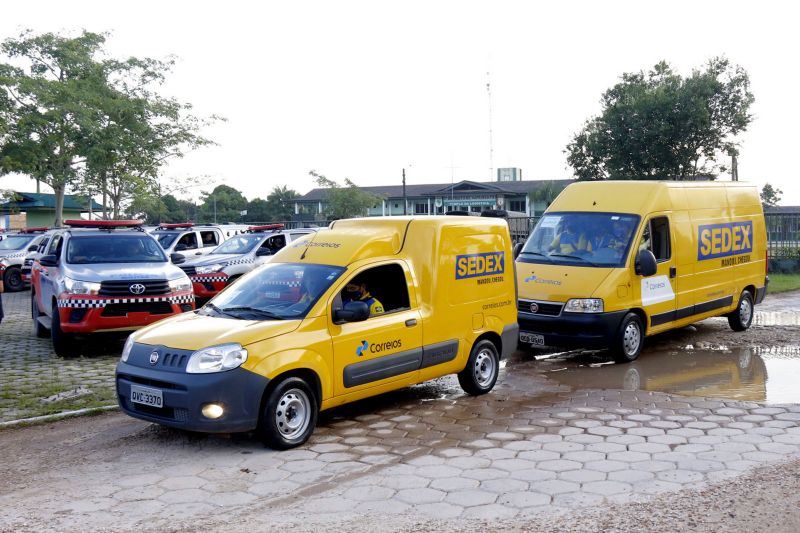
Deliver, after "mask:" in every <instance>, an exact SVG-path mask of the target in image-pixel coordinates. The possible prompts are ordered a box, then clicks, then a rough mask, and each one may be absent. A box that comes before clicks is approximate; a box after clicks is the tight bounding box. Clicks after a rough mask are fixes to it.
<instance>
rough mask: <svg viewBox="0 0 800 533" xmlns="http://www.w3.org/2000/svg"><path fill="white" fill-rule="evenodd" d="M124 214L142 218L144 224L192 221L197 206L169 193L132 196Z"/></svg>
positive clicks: (195, 215) (195, 214)
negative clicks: (132, 198)
mask: <svg viewBox="0 0 800 533" xmlns="http://www.w3.org/2000/svg"><path fill="white" fill-rule="evenodd" d="M126 216H128V217H132V218H138V219H142V220H144V221H145V224H160V223H162V222H167V223H169V222H193V221H195V220H196V218H197V207H196V206H195V205H194V204H193V203H192V202H189V201H188V200H179V199H177V198H175V197H174V196H173V195H171V194H167V195H165V196H141V197H137V198H134V200H133V201H132V202H131V204H130V206H129V207H128V212H127V214H126Z"/></svg>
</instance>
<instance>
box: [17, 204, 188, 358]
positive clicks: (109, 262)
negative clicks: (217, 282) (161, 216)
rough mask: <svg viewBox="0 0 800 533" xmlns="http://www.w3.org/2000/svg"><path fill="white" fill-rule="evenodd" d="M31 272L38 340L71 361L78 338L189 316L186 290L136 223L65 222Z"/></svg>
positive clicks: (179, 276)
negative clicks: (49, 340)
mask: <svg viewBox="0 0 800 533" xmlns="http://www.w3.org/2000/svg"><path fill="white" fill-rule="evenodd" d="M64 224H65V225H66V226H67V228H65V229H60V230H57V231H55V232H54V233H53V235H52V237H51V239H50V242H49V244H48V245H47V249H46V250H45V251H44V255H42V256H41V257H40V258H39V259H38V260H35V261H34V263H33V266H32V272H31V314H32V318H33V329H34V332H35V334H36V336H37V337H47V335H48V331H47V330H48V329H49V330H50V337H51V338H52V341H53V348H54V349H55V351H56V354H58V355H59V356H62V357H70V356H75V355H78V354H79V353H80V350H81V347H80V345H79V344H78V343H77V341H76V338H75V336H76V334H84V333H92V332H95V331H111V330H114V331H128V330H133V329H137V328H139V327H142V326H145V325H147V324H151V323H153V322H156V321H157V320H160V319H162V318H165V317H168V316H172V315H176V314H179V313H182V312H184V311H191V310H193V309H194V295H193V294H192V283H191V281H190V280H189V278H188V277H187V276H186V274H184V273H183V271H182V270H181V269H180V268H178V267H177V266H175V265H174V264H173V263H172V261H181V260H183V257H182V256H181V255H180V254H174V256H173V257H172V258H170V257H167V255H166V254H165V253H164V250H163V249H162V248H161V246H159V244H158V241H156V240H155V239H154V238H153V237H151V236H150V235H149V234H147V233H145V232H144V231H142V230H141V228H140V227H139V226H140V225H141V221H138V220H102V221H99V220H91V221H87V220H66V221H64Z"/></svg>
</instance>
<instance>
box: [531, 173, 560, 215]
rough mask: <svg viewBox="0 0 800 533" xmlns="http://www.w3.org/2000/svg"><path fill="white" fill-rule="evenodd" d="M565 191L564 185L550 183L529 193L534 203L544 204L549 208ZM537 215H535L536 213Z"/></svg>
mask: <svg viewBox="0 0 800 533" xmlns="http://www.w3.org/2000/svg"><path fill="white" fill-rule="evenodd" d="M562 190H564V184H562V183H555V182H553V181H548V182H547V183H545V184H544V185H542V186H540V187H538V188H537V189H535V190H533V191H531V192H530V193H528V197H529V198H530V199H531V202H532V203H536V202H543V203H544V204H545V205H546V206H547V207H550V204H552V203H553V200H555V199H556V196H558V195H559V194H560V193H561V191H562ZM534 214H535V213H534Z"/></svg>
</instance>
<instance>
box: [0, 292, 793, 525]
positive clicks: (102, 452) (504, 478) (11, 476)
mask: <svg viewBox="0 0 800 533" xmlns="http://www.w3.org/2000/svg"><path fill="white" fill-rule="evenodd" d="M26 294H27V293H22V295H23V296H24V295H26ZM4 298H5V297H4ZM5 301H7V302H11V306H10V307H11V308H12V309H21V308H23V303H21V302H24V300H23V298H18V295H12V296H11V298H8V300H5ZM12 306H16V307H12ZM9 314H12V313H9ZM12 317H13V314H12ZM26 318H27V316H26ZM22 323H24V321H23V320H20V321H15V319H14V318H12V320H11V321H9V322H8V323H6V322H4V323H3V324H2V328H3V329H2V330H0V335H1V336H2V337H0V340H2V342H4V343H5V342H6V340H7V339H8V340H9V341H10V342H17V343H18V348H17V350H19V351H18V352H17V353H16V355H12V357H16V358H19V361H20V363H18V364H21V362H22V361H25V362H28V361H30V363H31V364H35V363H36V362H37V361H38V362H39V364H42V365H44V366H45V367H47V368H48V370H46V371H44V372H55V371H54V370H52V369H51V368H52V367H53V366H54V365H53V363H56V366H59V369H58V372H57V374H56V375H57V378H56V379H58V380H67V379H73V378H75V379H77V381H76V382H75V383H83V382H84V380H83V379H82V378H81V377H80V376H77V377H74V376H72V375H71V374H69V372H67V369H69V368H72V366H71V365H72V363H76V364H78V366H79V367H80V368H81V369H84V370H85V369H86V368H89V371H88V372H86V374H87V375H90V376H95V377H98V378H100V380H101V381H102V379H107V380H108V381H109V382H112V383H113V364H114V362H115V361H116V356H113V357H112V356H97V357H87V358H84V359H79V360H76V361H74V362H72V361H70V362H65V361H63V360H60V359H57V358H54V357H53V356H52V355H45V354H44V353H43V352H45V351H46V350H47V349H46V347H45V346H46V345H44V346H43V345H42V343H41V342H39V341H34V340H33V339H27V335H14V334H13V332H15V331H26V330H22V329H21V325H20V324H22ZM9 324H11V326H9ZM15 324H16V326H15ZM9 327H11V329H10V330H9V329H8V328H9ZM20 337H23V338H20ZM43 342H46V341H43ZM26 347H29V348H31V347H32V348H33V349H35V350H39V351H40V352H42V355H39V356H33V355H30V356H28V357H27V358H26V357H24V355H23V354H24V353H25V352H24V350H25V349H26ZM3 365H4V366H3V367H2V376H1V377H2V384H3V386H4V389H5V385H6V383H7V379H9V378H8V376H9V375H10V374H9V373H10V372H11V369H12V368H13V367H14V366H15V365H9V364H7V363H6V362H3ZM104 365H105V366H104ZM62 366H63V369H62V368H61V367H62ZM40 371H41V370H40ZM105 373H107V375H106V374H105ZM103 376H105V378H103ZM54 450H57V451H58V453H53V452H54ZM0 457H5V458H14V460H13V461H3V462H0V507H2V508H3V513H2V514H0V530H19V529H27V530H48V529H52V530H86V529H103V528H115V529H116V528H118V529H120V530H121V529H131V528H136V529H137V530H163V529H165V528H170V529H180V528H185V529H191V530H194V529H204V530H217V529H220V530H221V529H225V528H229V527H230V526H231V524H236V523H240V524H241V523H249V524H250V525H253V524H259V525H260V526H261V528H264V527H273V528H274V527H276V526H278V525H280V524H288V525H291V526H292V527H297V526H298V523H299V524H300V525H299V527H301V528H306V529H308V530H314V529H315V527H317V526H321V525H325V524H331V523H336V521H337V520H352V519H356V518H357V517H359V516H367V517H369V520H370V521H372V522H373V523H375V524H376V529H391V524H393V523H394V522H393V521H394V520H402V519H404V517H414V518H415V519H419V518H422V519H424V518H425V517H430V518H435V519H439V520H441V519H452V520H456V521H458V520H475V519H486V520H495V519H502V518H525V517H534V518H535V517H537V516H547V515H548V514H549V513H560V512H565V511H570V510H576V509H580V508H583V507H585V506H594V505H602V504H605V503H611V502H621V503H626V502H631V501H639V500H645V499H647V498H650V497H652V496H653V495H658V494H662V493H666V492H672V491H678V490H682V489H695V488H698V487H701V486H704V485H706V484H709V483H715V482H723V481H725V480H728V479H731V478H735V477H736V476H739V475H740V474H741V473H742V472H745V471H748V470H749V469H752V468H753V467H756V466H759V465H763V464H768V463H776V462H780V461H784V460H787V459H791V458H798V457H800V405H794V404H782V405H765V404H760V403H756V402H745V401H732V400H730V401H729V400H721V399H712V398H702V397H683V396H678V395H671V394H665V393H661V392H648V391H641V390H640V391H624V390H572V389H571V388H570V387H568V386H565V385H559V384H558V383H557V382H556V381H554V380H552V379H549V378H548V377H547V375H546V374H544V373H542V371H541V365H540V364H539V363H537V362H536V361H532V360H530V358H527V359H520V358H517V359H516V360H513V361H512V362H509V363H508V364H507V365H505V367H504V369H503V370H502V373H501V376H500V379H499V380H498V385H497V386H496V388H495V389H494V391H493V392H492V393H490V394H488V395H485V396H481V397H469V396H465V395H464V394H463V393H461V392H460V389H459V388H458V385H457V383H456V380H455V379H454V378H453V377H446V378H442V379H439V380H435V381H432V382H428V383H426V384H423V385H420V386H417V387H412V388H410V389H404V390H401V391H396V392H394V393H390V394H385V395H381V396H379V397H375V398H371V399H368V400H364V401H362V402H358V403H356V404H353V405H349V406H345V407H343V408H339V409H335V410H332V411H330V412H325V413H322V414H321V417H320V421H319V426H318V428H317V430H316V431H315V433H314V434H313V436H312V438H311V439H310V440H309V442H308V443H307V444H306V445H304V446H302V447H300V448H298V449H294V450H290V451H286V452H275V451H272V450H269V449H265V448H263V447H262V446H261V445H260V444H259V443H258V442H256V441H255V440H253V439H251V438H249V437H243V436H235V437H225V436H214V435H196V434H190V433H185V432H180V431H175V430H170V429H167V428H162V427H159V426H156V425H151V424H147V423H144V422H142V421H138V420H134V419H131V418H128V417H126V416H124V415H122V414H119V413H112V414H107V415H102V416H98V417H92V418H84V419H81V420H80V421H63V422H58V423H52V424H48V425H46V426H36V427H29V428H20V429H14V430H5V431H3V433H2V438H1V439H0ZM377 525H381V527H380V528H379V527H377Z"/></svg>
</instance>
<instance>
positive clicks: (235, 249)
mask: <svg viewBox="0 0 800 533" xmlns="http://www.w3.org/2000/svg"><path fill="white" fill-rule="evenodd" d="M263 239H264V235H263V234H258V233H252V234H249V235H247V234H245V235H236V236H234V237H231V238H230V239H228V240H227V241H225V242H223V243H222V244H220V245H219V246H217V247H216V248H214V250H213V251H212V252H211V253H212V254H246V253H248V252H250V251H251V250H252V249H253V248H255V247H256V246H257V245H258V243H259V242H261V241H262V240H263Z"/></svg>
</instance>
